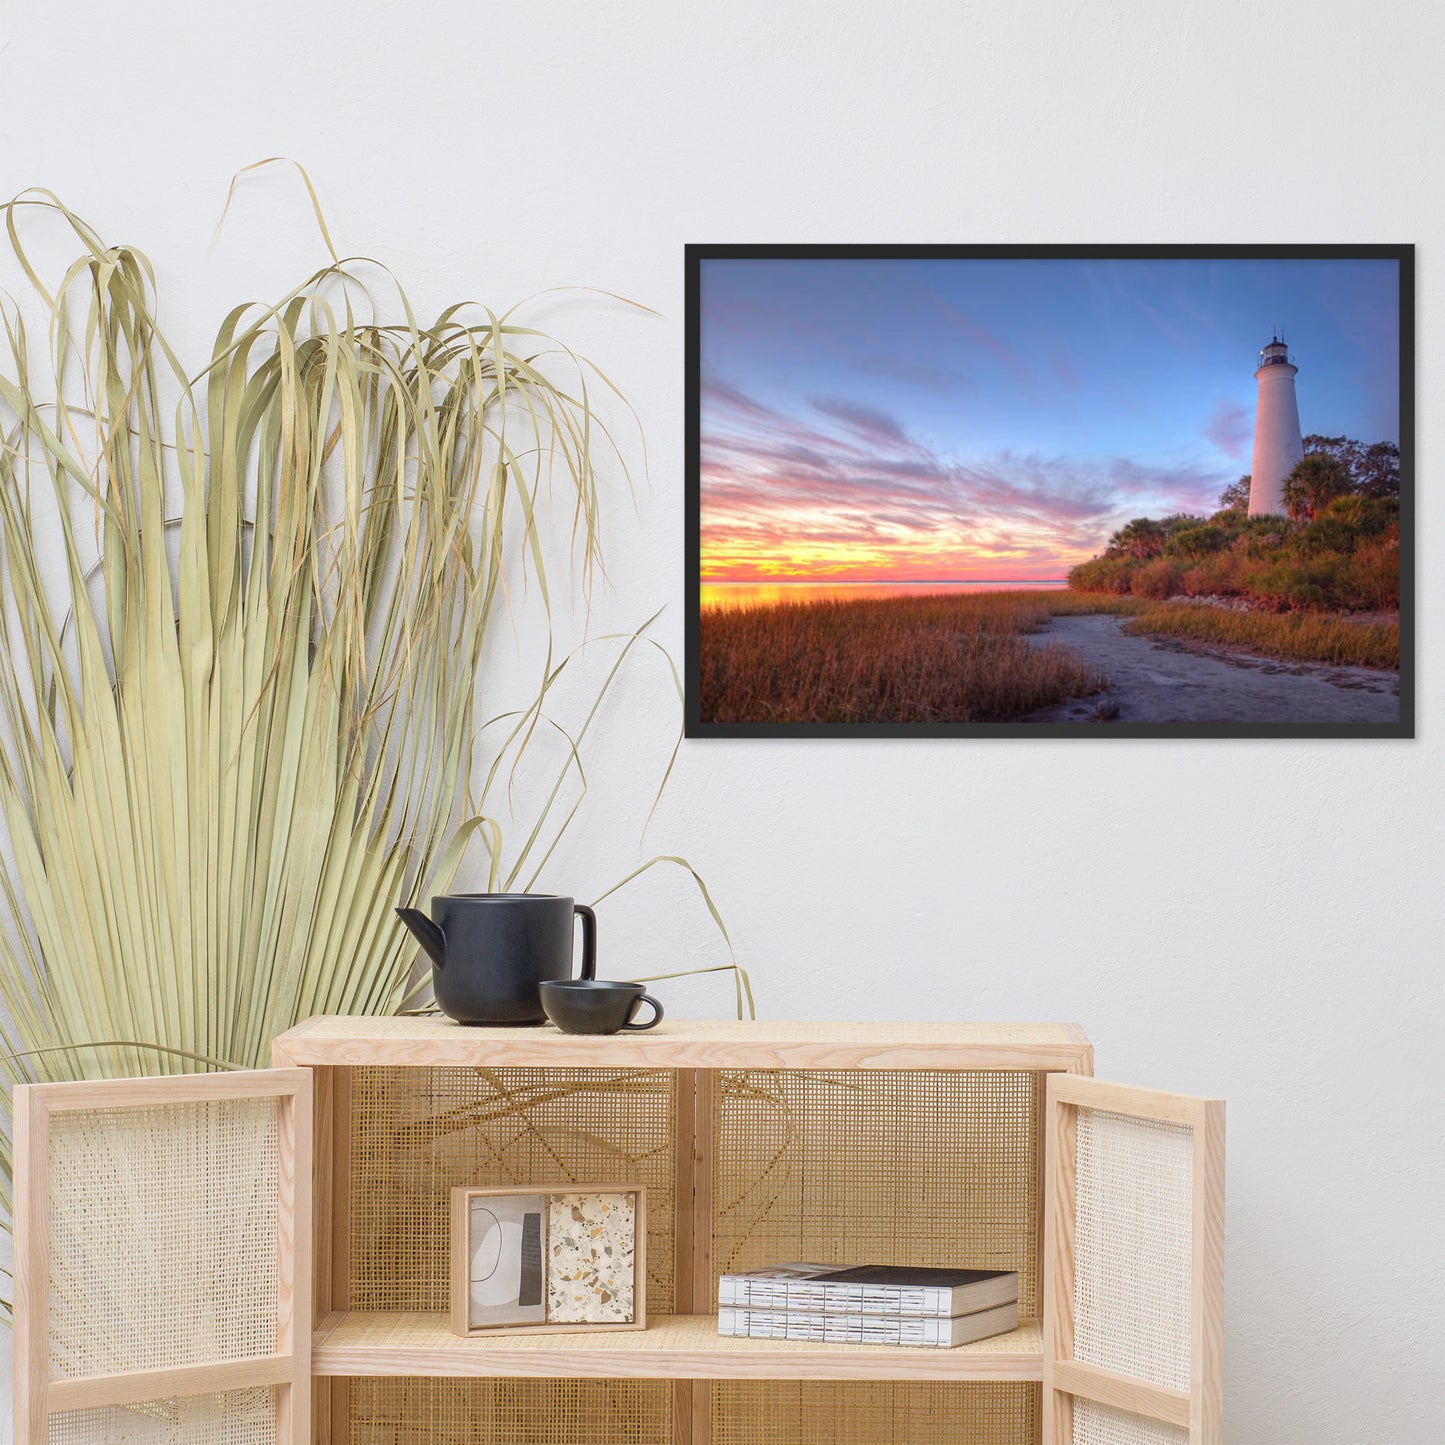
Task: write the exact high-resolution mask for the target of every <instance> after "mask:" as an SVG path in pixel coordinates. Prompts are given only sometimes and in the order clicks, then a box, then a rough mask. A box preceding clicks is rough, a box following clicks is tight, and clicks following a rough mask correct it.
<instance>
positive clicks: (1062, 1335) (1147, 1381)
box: [1044, 1074, 1224, 1445]
mask: <svg viewBox="0 0 1445 1445" xmlns="http://www.w3.org/2000/svg"><path fill="white" fill-rule="evenodd" d="M1045 1150H1046V1159H1045V1169H1046V1172H1047V1176H1048V1187H1047V1190H1046V1197H1045V1236H1044V1279H1045V1290H1044V1442H1045V1445H1221V1442H1222V1440H1223V1438H1224V1435H1223V1424H1222V1386H1223V1381H1222V1354H1223V1340H1222V1335H1223V1309H1224V1105H1223V1104H1222V1103H1221V1102H1220V1101H1219V1100H1217V1099H1194V1098H1188V1097H1186V1096H1184V1095H1181V1094H1161V1093H1156V1092H1154V1091H1152V1090H1147V1089H1130V1088H1124V1087H1121V1086H1120V1085H1117V1084H1108V1083H1103V1082H1101V1081H1099V1080H1097V1079H1089V1078H1080V1077H1079V1076H1077V1075H1072V1074H1050V1075H1049V1081H1048V1113H1047V1138H1046V1144H1045Z"/></svg>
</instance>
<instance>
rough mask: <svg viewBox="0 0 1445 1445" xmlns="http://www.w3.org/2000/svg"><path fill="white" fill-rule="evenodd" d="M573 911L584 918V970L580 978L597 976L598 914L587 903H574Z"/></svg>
mask: <svg viewBox="0 0 1445 1445" xmlns="http://www.w3.org/2000/svg"><path fill="white" fill-rule="evenodd" d="M572 911H573V913H575V914H576V915H577V917H578V918H580V919H581V920H582V972H581V973H580V974H578V975H577V976H578V978H596V977H597V915H596V914H595V913H594V912H593V911H592V910H591V909H590V908H589V907H588V906H587V905H586V904H585V903H578V904H574V905H573V908H572Z"/></svg>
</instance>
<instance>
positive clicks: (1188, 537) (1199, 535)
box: [1164, 522, 1230, 557]
mask: <svg viewBox="0 0 1445 1445" xmlns="http://www.w3.org/2000/svg"><path fill="white" fill-rule="evenodd" d="M1229 539H1230V534H1229V532H1228V531H1227V530H1226V529H1225V528H1223V527H1216V526H1213V525H1211V524H1210V523H1208V522H1204V523H1196V524H1195V525H1194V526H1191V527H1180V528H1179V529H1178V531H1176V532H1174V533H1172V534H1171V535H1170V537H1169V540H1168V541H1167V542H1165V544H1164V555H1165V556H1166V557H1207V556H1208V555H1209V554H1210V553H1211V552H1218V551H1220V550H1221V549H1222V548H1224V547H1225V546H1227V545H1228V544H1229Z"/></svg>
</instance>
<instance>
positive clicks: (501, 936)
mask: <svg viewBox="0 0 1445 1445" xmlns="http://www.w3.org/2000/svg"><path fill="white" fill-rule="evenodd" d="M396 911H397V915H398V916H399V917H400V918H401V921H402V922H403V923H404V924H406V926H407V927H408V928H409V929H411V931H412V933H413V934H414V935H415V936H416V940H417V942H418V943H420V944H421V946H422V947H423V948H424V949H425V950H426V953H427V956H428V957H429V958H430V959H431V961H432V990H433V992H434V993H435V994H436V1001H437V1007H438V1008H439V1009H441V1011H442V1012H443V1013H444V1014H446V1015H447V1016H448V1017H449V1018H454V1019H455V1020H456V1021H457V1022H458V1023H460V1024H540V1023H544V1022H545V1021H546V1017H547V1015H546V1014H545V1013H544V1012H543V1009H542V995H541V992H540V990H539V985H541V984H542V983H544V982H546V981H549V980H552V979H564V978H571V977H572V952H573V945H572V920H573V919H574V918H581V920H582V973H581V975H580V976H581V977H582V978H595V977H596V976H597V916H596V915H595V914H594V913H593V912H592V910H591V909H590V908H589V907H587V905H586V904H585V903H574V902H573V900H572V899H570V898H562V897H559V896H557V895H555V894H551V893H449V894H444V895H442V896H441V897H439V898H433V899H432V901H431V917H430V918H428V917H427V916H426V914H425V913H423V912H421V910H420V909H417V908H398V909H397V910H396Z"/></svg>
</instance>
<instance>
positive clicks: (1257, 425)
mask: <svg viewBox="0 0 1445 1445" xmlns="http://www.w3.org/2000/svg"><path fill="white" fill-rule="evenodd" d="M1298 374H1299V368H1298V367H1297V366H1294V365H1293V364H1292V363H1291V361H1290V359H1289V347H1287V346H1286V345H1285V344H1284V342H1283V341H1281V340H1280V339H1279V337H1278V336H1276V337H1275V338H1274V339H1273V340H1272V341H1271V342H1270V343H1269V345H1268V346H1266V347H1265V348H1264V350H1263V351H1261V352H1260V353H1259V370H1258V371H1256V372H1255V373H1254V377H1255V380H1256V381H1258V382H1259V400H1258V402H1257V403H1256V404H1255V412H1254V465H1253V466H1252V467H1251V468H1250V480H1249V515H1250V516H1251V517H1262V516H1265V515H1267V514H1269V513H1281V514H1282V513H1283V512H1284V479H1285V478H1286V477H1287V476H1289V474H1290V473H1291V472H1292V471H1294V469H1295V467H1296V465H1297V464H1298V463H1299V460H1300V458H1301V457H1302V456H1304V443H1303V442H1302V441H1301V439H1300V429H1299V403H1298V402H1297V401H1296V400H1295V394H1294V379H1295V377H1296V376H1297V375H1298Z"/></svg>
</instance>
